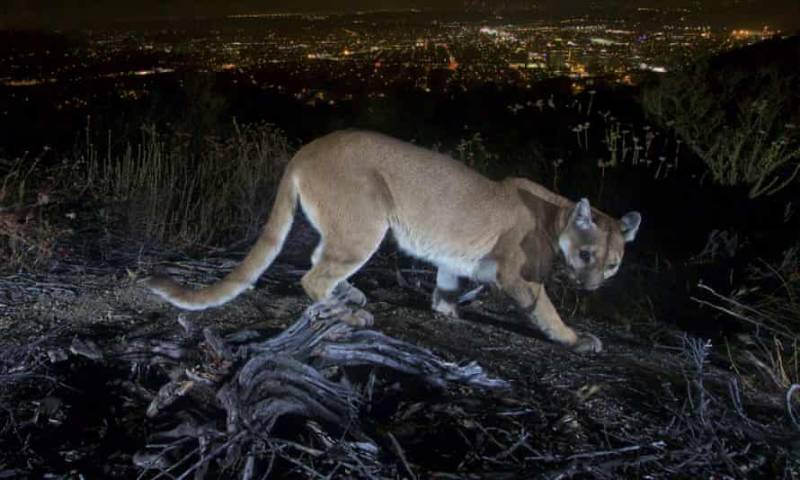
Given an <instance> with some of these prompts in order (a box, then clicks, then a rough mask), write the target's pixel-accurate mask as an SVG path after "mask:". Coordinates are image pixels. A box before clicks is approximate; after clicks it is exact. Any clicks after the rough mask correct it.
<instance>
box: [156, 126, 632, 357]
mask: <svg viewBox="0 0 800 480" xmlns="http://www.w3.org/2000/svg"><path fill="white" fill-rule="evenodd" d="M298 200H299V203H300V206H301V208H302V209H303V212H304V213H305V215H306V216H307V217H308V219H309V221H310V222H311V223H312V224H313V226H314V227H315V228H316V230H317V231H318V232H319V234H320V235H321V237H322V238H321V240H320V242H319V245H318V246H317V247H316V250H315V251H314V253H313V255H312V257H311V262H312V264H313V266H312V268H311V270H309V271H308V272H307V273H306V274H305V275H304V276H303V279H302V285H303V289H304V290H305V292H306V293H307V294H308V296H309V297H311V299H312V300H313V301H314V302H316V303H315V304H314V306H312V309H314V310H315V311H316V314H318V315H324V314H326V312H327V314H330V312H332V311H337V312H339V313H343V315H344V320H345V321H347V322H348V323H351V324H354V325H357V326H365V325H369V324H371V323H372V316H371V315H370V314H369V313H367V312H366V311H364V310H360V309H356V310H352V309H349V308H345V307H344V305H346V304H348V303H355V304H360V305H362V306H363V304H364V303H365V302H366V298H365V297H364V294H363V293H361V292H360V291H359V290H358V289H356V288H355V287H353V286H351V285H350V284H349V283H348V282H347V278H348V277H350V276H351V275H352V274H353V273H354V272H356V271H357V270H358V269H359V268H361V266H362V265H364V263H365V262H366V261H367V260H369V258H370V257H371V256H372V254H373V253H375V251H376V250H377V248H378V246H379V245H380V244H381V241H382V239H383V238H384V236H385V235H386V232H387V231H389V230H391V231H392V233H393V234H394V236H395V238H396V239H397V243H398V244H399V246H400V248H401V249H402V250H404V251H405V252H407V253H409V254H411V255H413V256H415V257H417V258H420V259H423V260H426V261H428V262H431V263H432V264H434V265H436V266H437V267H438V273H437V275H436V289H435V291H434V293H433V303H432V307H433V309H434V310H435V311H437V312H440V313H443V314H445V315H451V316H455V315H456V314H457V312H456V306H455V304H456V298H457V294H456V290H457V288H458V283H459V278H461V277H467V278H471V279H473V280H476V281H478V282H486V283H494V284H496V285H498V286H499V287H500V288H501V289H502V290H503V291H504V292H506V293H507V294H508V295H509V296H510V297H511V298H512V299H513V300H514V301H515V302H516V304H517V306H518V307H519V308H520V310H521V311H522V312H523V314H524V315H525V316H526V317H527V318H528V319H529V320H530V321H531V322H532V323H533V324H534V325H535V326H536V327H538V328H539V329H540V330H541V331H542V332H543V333H544V334H545V335H546V336H547V337H548V338H550V339H552V340H554V341H556V342H559V343H561V344H564V345H567V346H569V347H571V348H573V349H574V350H576V351H579V352H586V351H594V352H597V351H600V350H601V349H602V343H601V342H600V340H598V339H597V337H595V336H594V335H591V334H581V335H578V334H576V333H575V331H574V330H572V329H571V328H570V327H568V326H566V325H565V324H564V322H562V321H561V317H560V316H559V315H558V312H556V309H555V308H554V307H553V304H552V302H551V301H550V299H549V298H548V296H547V293H546V292H545V289H544V286H543V282H544V281H545V279H546V277H547V274H548V272H549V271H550V269H551V267H552V266H553V264H554V262H556V261H561V259H563V262H564V264H565V265H566V270H567V272H568V273H569V276H570V277H571V278H572V279H573V280H574V281H575V283H577V285H578V286H579V287H581V288H584V289H586V290H594V289H596V288H598V287H599V286H600V284H601V283H602V282H603V280H605V279H607V278H609V277H611V276H612V275H614V274H615V273H616V272H617V270H618V268H619V265H620V262H621V261H622V255H623V252H624V249H625V243H626V242H630V241H631V240H633V239H634V237H635V236H636V232H637V230H638V228H639V224H640V222H641V216H640V215H639V213H637V212H630V213H628V214H626V215H624V216H623V217H622V218H621V219H620V220H616V219H614V218H611V217H609V216H607V215H605V214H603V213H601V212H599V211H597V210H593V209H592V208H591V207H590V206H589V202H588V201H587V200H586V199H582V200H580V201H579V202H577V203H574V202H570V201H569V200H567V199H565V198H563V197H561V196H559V195H556V194H555V193H553V192H550V191H549V190H547V189H545V188H544V187H542V186H540V185H537V184H536V183H533V182H531V181H529V180H525V179H522V178H508V179H505V180H503V181H500V182H496V181H492V180H489V179H488V178H486V177H483V176H482V175H480V174H478V173H477V172H475V171H473V170H471V169H469V168H468V167H467V166H465V165H464V164H462V163H459V162H457V161H456V160H453V159H451V158H449V157H447V156H446V155H442V154H439V153H436V152H433V151H430V150H426V149H423V148H420V147H417V146H415V145H412V144H410V143H405V142H402V141H400V140H396V139H394V138H391V137H387V136H384V135H381V134H378V133H372V132H362V131H340V132H334V133H331V134H329V135H326V136H324V137H321V138H319V139H317V140H315V141H313V142H311V143H309V144H308V145H306V146H304V147H303V148H301V149H300V150H299V151H298V152H297V154H296V155H295V156H294V158H293V159H292V161H291V162H290V163H289V165H288V166H287V167H286V172H285V173H284V176H283V178H282V179H281V182H280V184H279V186H278V191H277V197H276V199H275V204H274V206H273V207H272V212H271V214H270V218H269V220H268V221H267V224H266V225H265V227H264V230H263V232H262V233H261V236H260V237H259V239H258V241H257V242H256V244H255V246H254V247H253V249H252V250H251V251H250V253H249V254H248V255H247V257H246V258H245V259H244V261H243V262H242V263H241V264H240V265H239V266H237V267H236V268H235V269H234V270H233V271H232V272H230V273H229V274H228V275H227V276H226V277H225V278H223V279H222V280H220V281H219V282H217V283H215V284H214V285H211V286H208V287H206V288H202V289H200V290H191V289H187V288H184V287H182V286H180V285H179V284H177V283H176V282H174V281H173V280H171V279H169V278H166V277H153V278H150V279H148V280H147V285H148V287H149V288H150V289H151V290H152V291H153V292H155V293H156V294H158V295H160V296H161V297H163V298H164V299H166V300H167V301H169V302H170V303H172V304H173V305H175V306H177V307H180V308H184V309H188V310H202V309H205V308H208V307H214V306H217V305H221V304H223V303H225V302H227V301H229V300H231V299H233V298H234V297H236V296H237V295H239V294H240V293H241V292H242V291H244V290H245V289H247V288H249V287H250V286H251V285H252V284H254V283H255V281H256V279H258V277H259V276H260V275H261V274H262V273H263V272H264V270H266V269H267V267H269V265H270V264H271V263H272V261H273V260H274V259H275V257H276V255H277V254H278V252H279V251H280V249H281V248H282V246H283V243H284V241H285V239H286V236H287V234H288V232H289V229H290V227H291V225H292V220H293V217H294V212H295V208H296V204H297V203H298Z"/></svg>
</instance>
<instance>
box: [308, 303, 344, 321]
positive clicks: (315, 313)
mask: <svg viewBox="0 0 800 480" xmlns="http://www.w3.org/2000/svg"><path fill="white" fill-rule="evenodd" d="M349 311H350V308H349V307H348V306H347V305H345V304H344V302H342V301H339V300H338V299H334V298H328V299H325V300H322V301H319V302H316V303H314V304H312V305H311V306H310V307H308V308H307V309H306V315H308V316H309V317H311V318H312V319H315V318H319V319H325V318H331V317H337V316H340V315H344V314H345V313H347V312H349Z"/></svg>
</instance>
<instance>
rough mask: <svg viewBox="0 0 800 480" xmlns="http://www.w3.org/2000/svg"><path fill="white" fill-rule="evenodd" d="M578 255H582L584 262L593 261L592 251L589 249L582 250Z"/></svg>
mask: <svg viewBox="0 0 800 480" xmlns="http://www.w3.org/2000/svg"><path fill="white" fill-rule="evenodd" d="M578 256H579V257H580V259H581V261H583V263H589V262H591V261H592V252H590V251H589V250H581V251H580V252H579V253H578Z"/></svg>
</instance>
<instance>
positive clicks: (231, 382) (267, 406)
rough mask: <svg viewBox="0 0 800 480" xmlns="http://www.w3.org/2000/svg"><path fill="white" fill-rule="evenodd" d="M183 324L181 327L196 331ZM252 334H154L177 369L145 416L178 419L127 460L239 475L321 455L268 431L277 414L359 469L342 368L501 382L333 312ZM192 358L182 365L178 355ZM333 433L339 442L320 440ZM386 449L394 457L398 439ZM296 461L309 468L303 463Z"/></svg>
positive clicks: (362, 442) (352, 395)
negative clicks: (264, 335) (185, 337)
mask: <svg viewBox="0 0 800 480" xmlns="http://www.w3.org/2000/svg"><path fill="white" fill-rule="evenodd" d="M184 327H186V330H187V332H189V333H190V334H191V333H192V332H194V331H196V330H195V329H193V328H191V326H189V325H187V324H186V323H184ZM257 335H258V334H256V333H255V332H239V333H237V334H235V335H232V336H229V337H227V338H224V339H223V338H221V337H220V336H218V335H217V334H216V333H214V332H213V331H212V330H210V329H204V330H203V331H202V339H201V341H200V342H199V343H198V344H197V345H196V347H194V348H192V347H189V346H187V345H178V344H174V345H167V344H164V343H163V342H162V343H159V344H157V345H151V346H150V351H151V352H153V354H157V355H159V356H163V355H164V353H165V352H169V353H171V354H172V355H171V359H172V360H173V361H177V364H176V366H180V367H181V368H182V371H181V372H180V373H179V374H177V375H174V376H173V378H172V380H171V381H169V382H168V383H166V384H165V385H164V386H163V387H161V389H160V390H159V392H158V394H157V395H156V396H155V398H153V400H152V401H151V403H150V406H149V408H148V410H147V415H148V416H149V417H151V418H157V417H158V416H159V415H161V414H162V413H164V412H167V411H169V412H170V417H171V418H181V419H182V422H181V423H180V424H178V425H177V426H173V427H172V428H170V429H169V430H166V431H162V432H160V433H158V434H156V435H154V436H153V439H152V443H151V444H150V445H149V446H148V448H147V449H146V450H145V451H144V452H140V453H139V454H138V455H137V456H136V458H135V462H136V463H137V465H139V466H140V467H141V468H143V469H145V470H151V471H154V472H156V474H155V475H154V478H161V477H166V476H169V477H175V476H177V478H185V477H186V476H188V475H194V476H195V478H197V477H203V476H204V475H205V473H206V472H207V471H208V469H210V468H214V469H226V470H227V469H234V470H236V471H237V475H238V476H240V477H241V478H251V477H252V476H253V475H255V473H256V472H257V471H260V472H261V473H262V474H263V473H264V472H266V471H270V470H271V469H272V468H273V465H274V462H275V458H276V457H280V458H283V459H284V460H286V461H289V462H292V463H295V464H296V465H297V466H298V467H300V465H299V464H298V462H300V463H303V462H302V461H300V460H299V459H298V455H297V453H298V452H297V451H298V450H300V451H301V453H302V454H303V455H300V457H303V456H310V457H311V458H319V457H321V456H322V455H323V451H322V450H319V449H315V448H313V447H306V446H303V447H301V446H300V445H298V444H295V443H293V442H291V441H290V439H289V438H287V437H286V436H281V435H273V432H275V431H276V426H277V424H278V423H279V422H281V421H282V420H284V419H286V421H287V422H288V423H291V424H292V425H293V428H296V427H297V426H298V425H299V426H300V428H301V429H302V430H303V431H304V432H305V433H307V434H308V435H311V436H312V437H314V438H315V439H316V442H315V443H321V444H322V445H326V446H328V447H334V446H335V447H336V449H338V452H337V457H339V458H338V462H339V463H342V462H344V463H348V464H350V468H351V469H355V470H356V471H359V472H361V474H363V475H367V474H368V472H369V471H371V470H373V469H372V468H371V467H370V465H371V464H373V463H375V462H376V461H377V460H376V455H377V453H378V452H379V447H378V443H377V442H376V441H375V440H373V439H372V438H370V436H369V435H367V434H366V433H365V432H364V430H363V429H362V426H361V422H360V420H359V413H360V407H361V404H362V397H363V395H364V394H365V393H366V394H368V393H369V392H365V391H362V389H360V388H358V387H356V386H354V384H353V383H351V382H350V380H349V379H348V376H347V373H346V371H345V367H358V366H369V367H379V368H386V369H390V370H393V371H396V372H401V373H403V374H408V375H413V376H415V377H419V378H420V379H422V380H424V382H426V383H427V384H428V385H430V386H432V387H435V388H447V386H449V385H450V384H462V385H469V386H473V387H480V388H486V389H501V388H506V387H507V384H506V382H504V381H502V380H498V379H493V378H490V377H488V376H487V375H486V374H485V373H484V371H483V370H482V369H481V367H480V366H479V365H478V364H477V363H475V362H472V363H468V364H466V365H457V364H454V363H450V362H446V361H443V360H442V359H440V358H438V357H437V356H436V355H434V354H433V353H431V352H430V351H428V350H426V349H424V348H420V347H417V346H415V345H411V344H409V343H406V342H403V341H400V340H397V339H394V338H391V337H388V336H386V335H384V334H382V333H379V332H376V331H373V330H355V329H353V328H352V327H350V326H349V325H347V324H345V323H343V322H340V321H338V320H337V319H336V318H327V319H316V318H312V317H311V316H310V314H309V313H308V312H306V313H304V314H303V316H302V317H301V318H300V319H299V320H298V321H297V322H296V323H295V324H294V325H292V326H290V327H289V328H288V329H286V330H285V331H284V332H283V333H281V334H279V335H277V336H275V337H273V338H269V339H266V340H260V341H259V340H255V339H254V337H256V336H257ZM198 359H199V362H198V363H196V364H195V365H194V366H191V367H188V365H187V364H188V362H187V360H192V361H196V360H198ZM184 400H185V401H184ZM176 410H177V412H176ZM176 413H177V414H176ZM334 436H336V437H338V438H340V440H343V441H332V440H330V438H334ZM326 437H330V438H328V439H327V440H326ZM287 442H288V443H287ZM392 447H393V448H394V450H395V453H396V454H397V455H398V456H399V458H401V459H403V456H402V453H397V452H402V450H400V449H399V448H398V445H392ZM288 450H293V451H292V452H291V453H292V455H288V453H289V452H288ZM327 453H328V452H326V454H327ZM404 463H405V462H404ZM311 464H313V462H311ZM303 465H304V466H303V467H300V468H301V469H312V470H313V467H311V466H310V463H309V462H306V463H303ZM404 468H405V469H406V470H408V469H409V468H410V467H409V466H408V465H407V464H406V465H405V466H404ZM306 473H309V472H306Z"/></svg>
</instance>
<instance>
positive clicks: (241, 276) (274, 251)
mask: <svg viewBox="0 0 800 480" xmlns="http://www.w3.org/2000/svg"><path fill="white" fill-rule="evenodd" d="M296 203H297V189H296V188H295V185H294V180H293V178H292V175H291V174H290V172H289V170H287V171H286V173H284V175H283V178H282V179H281V182H280V184H279V185H278V194H277V196H276V197H275V204H274V205H273V206H272V211H271V212H270V215H269V220H268V221H267V224H266V225H265V226H264V230H263V231H262V232H261V235H260V236H259V237H258V241H256V244H255V246H253V249H252V250H250V253H248V254H247V256H246V257H245V259H244V260H243V261H242V263H240V264H239V265H238V266H237V267H236V268H235V269H234V270H233V271H232V272H230V273H229V274H228V275H226V276H225V278H223V279H222V280H220V281H219V282H217V283H215V284H213V285H209V286H208V287H204V288H201V289H200V290H192V289H189V288H186V287H184V286H182V285H180V284H179V283H177V282H176V281H174V280H172V279H171V278H169V277H161V276H159V277H151V278H149V279H147V281H146V282H145V284H146V285H147V287H148V288H150V290H152V291H153V292H154V293H156V294H158V295H159V296H161V297H162V298H164V299H165V300H167V301H168V302H169V303H171V304H173V305H175V306H176V307H179V308H183V309H186V310H203V309H206V308H208V307H216V306H218V305H222V304H223V303H225V302H228V301H230V300H232V299H233V298H234V297H236V296H237V295H239V294H240V293H242V292H243V291H245V290H246V289H247V288H249V287H250V286H251V285H252V284H253V283H255V282H256V280H257V279H258V277H259V276H260V275H261V274H262V273H264V270H266V269H267V268H268V267H269V266H270V264H271V263H272V261H273V260H275V257H276V256H277V255H278V252H280V250H281V247H283V242H284V241H285V240H286V235H287V234H288V233H289V229H290V228H291V227H292V220H293V218H294V210H295V204H296Z"/></svg>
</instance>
